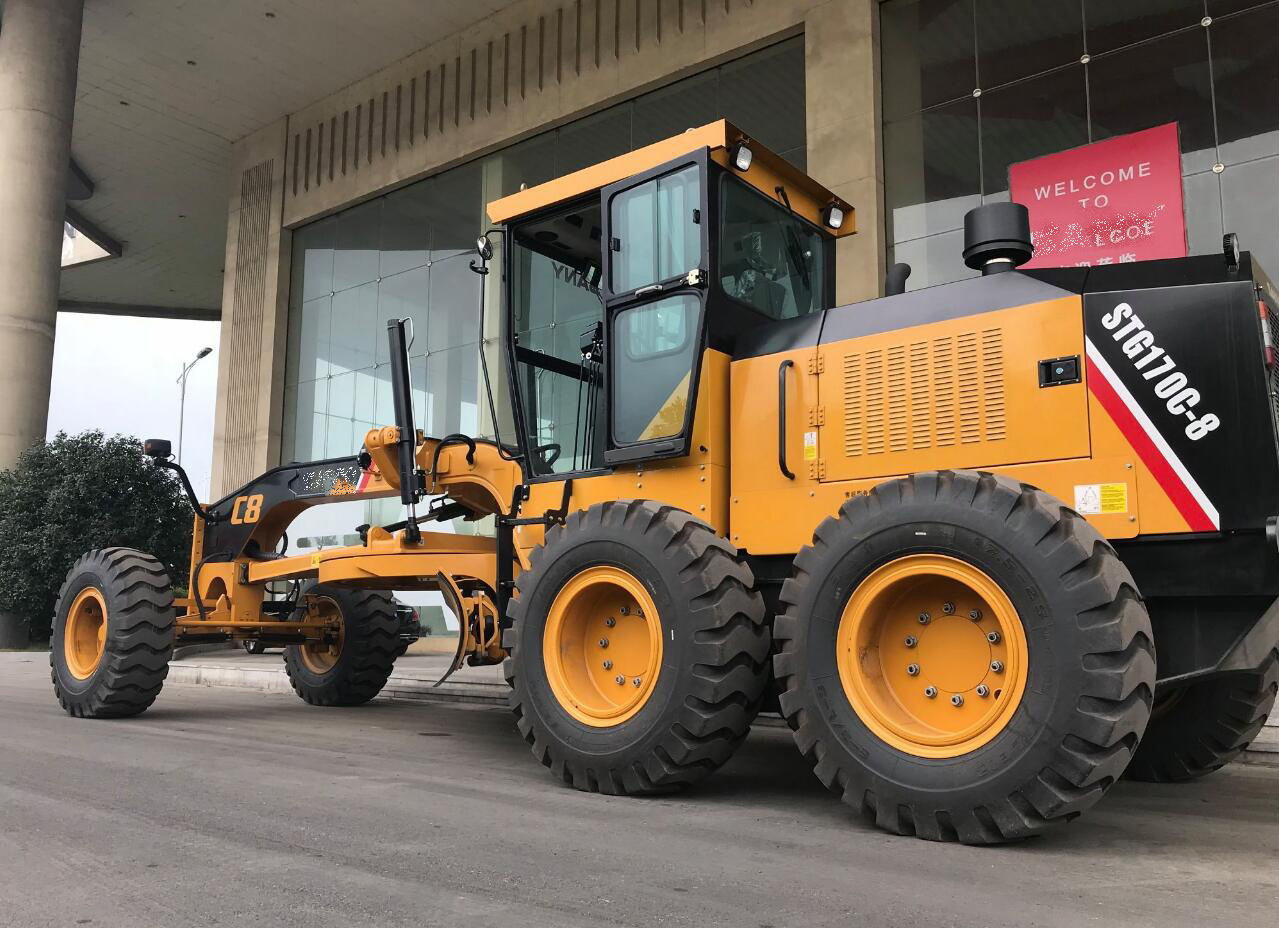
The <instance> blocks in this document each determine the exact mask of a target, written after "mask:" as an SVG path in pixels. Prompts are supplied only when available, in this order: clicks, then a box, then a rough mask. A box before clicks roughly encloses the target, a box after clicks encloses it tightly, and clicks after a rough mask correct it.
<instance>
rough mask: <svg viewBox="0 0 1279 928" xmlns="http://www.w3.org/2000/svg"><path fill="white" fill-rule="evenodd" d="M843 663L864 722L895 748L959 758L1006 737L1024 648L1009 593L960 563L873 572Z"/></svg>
mask: <svg viewBox="0 0 1279 928" xmlns="http://www.w3.org/2000/svg"><path fill="white" fill-rule="evenodd" d="M837 646H838V666H839V674H840V680H841V682H842V683H843V686H844V691H845V693H846V695H847V696H848V699H849V702H850V703H851V704H852V706H853V709H854V711H856V712H857V714H858V717H859V718H861V720H862V721H863V722H864V723H865V724H866V725H867V727H868V728H870V729H871V730H872V731H873V732H874V733H875V734H876V735H877V736H878V737H879V738H881V739H882V740H884V741H885V742H887V743H888V744H890V745H892V746H893V747H895V748H897V749H899V750H902V751H905V752H906V753H909V754H914V755H917V756H922V757H956V756H959V755H961V754H965V753H968V752H969V751H973V750H976V749H977V748H979V747H981V746H982V745H983V744H986V743H987V742H989V741H990V740H991V739H992V738H994V737H995V736H996V735H998V734H999V732H1001V731H1002V730H1003V729H1004V728H1005V727H1006V726H1007V724H1008V722H1009V720H1010V719H1011V718H1012V715H1013V713H1014V712H1015V710H1016V708H1017V704H1018V703H1019V702H1020V700H1021V695H1022V692H1023V691H1024V688H1025V680H1026V671H1027V646H1026V636H1025V631H1024V629H1023V628H1022V624H1021V620H1020V618H1019V617H1018V615H1017V612H1016V610H1015V609H1014V607H1013V605H1012V602H1011V601H1010V600H1009V599H1008V596H1007V594H1005V593H1004V592H1003V590H1002V589H1000V587H999V586H998V584H996V583H995V582H994V581H993V580H992V579H991V578H990V577H989V576H987V575H986V574H985V573H984V572H982V571H981V570H979V569H977V568H976V567H974V566H972V565H971V564H968V563H966V562H964V561H960V560H958V559H956V558H951V557H946V556H944V555H936V554H917V555H908V556H906V557H902V558H898V559H896V560H893V561H890V562H889V563H887V564H885V565H883V566H881V567H879V568H877V569H875V570H874V571H872V572H871V573H870V575H869V576H867V577H866V579H865V580H863V581H862V582H861V584H859V585H858V587H857V589H855V590H854V591H853V595H852V596H851V597H850V598H849V601H848V604H847V606H846V607H845V609H844V612H843V615H842V616H841V618H840V623H839V630H838V638H837Z"/></svg>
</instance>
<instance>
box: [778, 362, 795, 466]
mask: <svg viewBox="0 0 1279 928" xmlns="http://www.w3.org/2000/svg"><path fill="white" fill-rule="evenodd" d="M794 366H795V362H794V361H790V360H787V361H783V362H782V363H781V364H779V365H778V366H777V466H778V467H779V468H780V469H781V472H782V476H783V477H785V478H786V479H787V480H794V479H795V475H794V474H793V473H791V469H790V468H789V467H787V466H786V368H788V367H794Z"/></svg>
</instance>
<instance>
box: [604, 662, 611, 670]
mask: <svg viewBox="0 0 1279 928" xmlns="http://www.w3.org/2000/svg"><path fill="white" fill-rule="evenodd" d="M604 669H605V670H612V669H613V662H612V661H605V662H604Z"/></svg>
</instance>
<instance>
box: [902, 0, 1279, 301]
mask: <svg viewBox="0 0 1279 928" xmlns="http://www.w3.org/2000/svg"><path fill="white" fill-rule="evenodd" d="M880 17H881V30H880V31H881V41H882V61H883V65H882V80H883V120H884V127H883V144H884V171H885V202H886V207H887V209H886V217H885V222H886V226H887V228H886V232H887V237H888V241H889V244H890V248H889V260H890V261H894V260H895V261H905V262H907V263H909V264H910V265H911V266H912V268H913V273H912V275H911V278H910V282H909V286H910V287H911V288H912V289H914V288H918V287H923V286H930V285H932V284H938V283H945V282H947V281H951V280H957V279H959V278H961V277H967V276H971V275H972V273H973V272H972V271H970V270H968V268H966V267H965V266H964V263H963V259H962V257H961V254H960V252H961V251H962V248H963V245H962V242H963V219H964V213H966V212H967V211H968V210H970V209H972V208H973V207H974V206H978V205H980V204H982V203H989V202H994V201H999V200H1006V199H1008V166H1009V165H1010V164H1014V163H1016V162H1018V161H1024V160H1026V159H1029V158H1035V157H1038V156H1040V155H1045V154H1050V153H1052V152H1056V151H1061V150H1063V149H1067V148H1074V147H1077V146H1079V145H1085V144H1088V143H1089V142H1095V141H1101V140H1103V139H1107V138H1110V137H1112V136H1116V135H1122V134H1124V133H1128V132H1135V131H1137V130H1139V129H1146V128H1149V127H1151V126H1156V125H1160V124H1162V123H1166V122H1172V121H1176V122H1178V123H1179V124H1180V126H1181V147H1182V173H1183V184H1184V188H1185V208H1186V224H1187V235H1188V240H1189V242H1188V244H1189V246H1190V252H1191V254H1204V253H1210V252H1216V251H1217V250H1219V249H1220V247H1221V236H1222V233H1223V231H1229V232H1237V233H1239V237H1240V239H1241V241H1242V244H1243V247H1244V248H1246V249H1250V250H1251V251H1253V252H1254V253H1255V254H1256V256H1257V258H1258V260H1259V261H1260V262H1261V264H1262V266H1263V267H1267V268H1279V240H1276V238H1275V237H1274V236H1273V235H1272V234H1271V233H1270V225H1271V217H1272V216H1273V215H1274V214H1275V212H1276V210H1279V106H1276V103H1275V101H1276V100H1279V70H1277V69H1276V68H1275V66H1274V64H1273V62H1274V60H1275V54H1276V52H1279V3H1277V2H1257V0H1251V2H1247V0H1121V2H1116V0H1053V2H1051V3H1044V2H1040V0H887V2H885V3H884V4H882V6H881V7H880ZM1272 273H1273V272H1272Z"/></svg>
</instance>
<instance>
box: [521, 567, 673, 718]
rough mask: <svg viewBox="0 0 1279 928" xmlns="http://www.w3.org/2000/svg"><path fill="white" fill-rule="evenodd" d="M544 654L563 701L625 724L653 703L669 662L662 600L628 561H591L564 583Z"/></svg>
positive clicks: (577, 711)
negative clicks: (597, 563) (624, 563)
mask: <svg viewBox="0 0 1279 928" xmlns="http://www.w3.org/2000/svg"><path fill="white" fill-rule="evenodd" d="M542 653H543V659H544V662H545V667H546V677H547V680H548V682H549V683H550V686H551V691H552V692H553V693H554V694H555V698H556V699H557V700H558V701H559V704H560V706H561V707H562V708H563V709H564V711H566V712H567V713H568V714H569V715H571V716H572V717H573V718H575V719H576V720H577V721H579V722H581V723H583V724H585V725H589V726H591V727H594V728H606V727H610V726H613V725H618V724H621V723H622V722H624V721H626V720H627V719H629V718H631V717H632V716H634V715H635V714H636V713H638V712H639V711H640V710H641V709H642V708H643V707H644V705H645V703H647V702H648V698H649V697H650V696H651V695H652V692H653V688H654V686H655V684H656V681H657V675H658V670H659V668H660V667H661V662H662V631H661V622H660V621H659V620H658V615H657V607H656V606H655V605H654V604H653V598H652V596H651V595H650V594H649V592H648V590H647V589H646V588H645V587H644V585H643V584H642V583H640V582H639V580H637V579H636V578H635V577H634V576H632V575H631V574H630V573H629V572H627V571H626V570H623V569H622V568H620V567H612V566H598V567H589V568H587V569H586V570H583V571H581V572H580V573H578V574H576V575H574V576H573V577H572V578H571V579H570V580H569V581H568V582H567V583H566V584H564V586H563V587H562V588H561V589H560V591H559V593H558V594H557V595H556V597H555V601H554V602H553V603H552V604H551V609H550V612H549V613H548V615H547V621H546V631H545V633H544V635H543V641H542Z"/></svg>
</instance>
